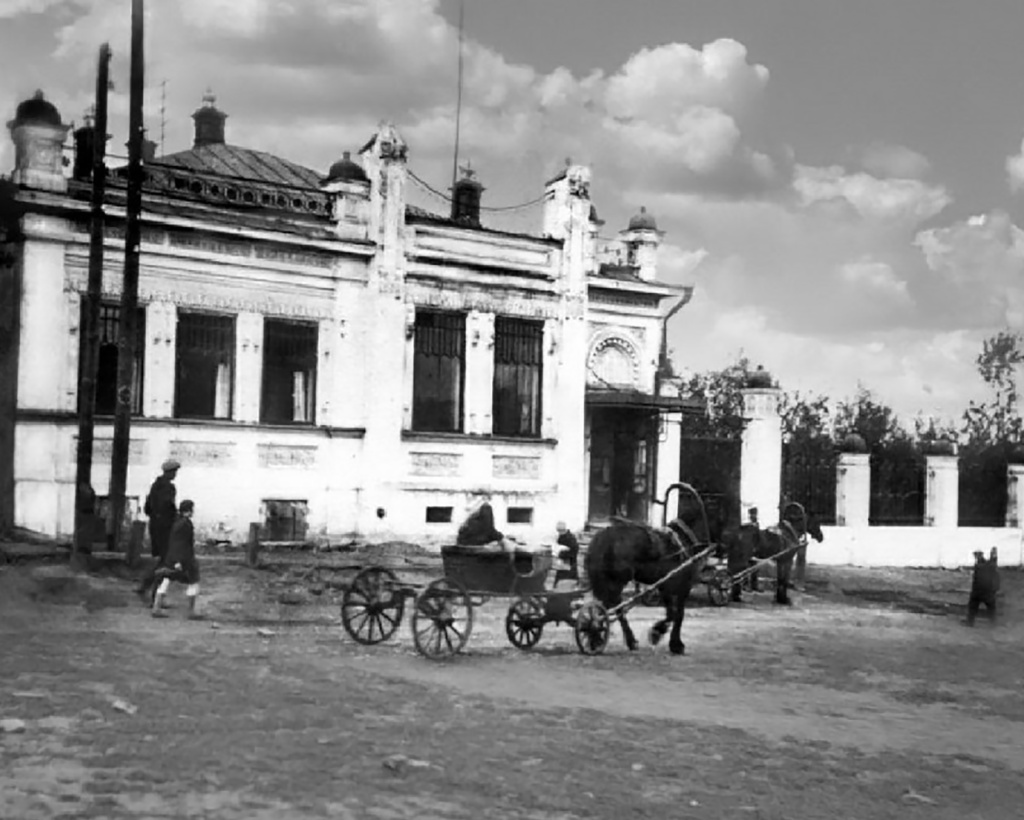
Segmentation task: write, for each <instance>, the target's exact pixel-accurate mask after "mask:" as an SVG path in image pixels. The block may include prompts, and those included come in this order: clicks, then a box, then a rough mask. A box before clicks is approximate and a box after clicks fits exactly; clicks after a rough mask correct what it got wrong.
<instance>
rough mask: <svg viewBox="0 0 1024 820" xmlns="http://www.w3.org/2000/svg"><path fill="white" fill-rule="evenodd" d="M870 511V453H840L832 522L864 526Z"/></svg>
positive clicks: (842, 524)
mask: <svg viewBox="0 0 1024 820" xmlns="http://www.w3.org/2000/svg"><path fill="white" fill-rule="evenodd" d="M870 512H871V456H870V455H868V454H867V453H840V454H839V461H838V462H837V463H836V525H837V526H839V527H866V526H868V518H869V515H870Z"/></svg>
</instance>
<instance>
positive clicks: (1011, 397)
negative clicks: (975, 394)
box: [963, 330, 1024, 445]
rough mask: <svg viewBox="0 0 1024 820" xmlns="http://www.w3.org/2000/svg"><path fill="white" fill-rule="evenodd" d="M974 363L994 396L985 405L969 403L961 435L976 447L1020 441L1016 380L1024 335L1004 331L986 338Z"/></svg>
mask: <svg viewBox="0 0 1024 820" xmlns="http://www.w3.org/2000/svg"><path fill="white" fill-rule="evenodd" d="M975 364H976V365H977V367H978V374H979V375H980V376H981V378H982V380H983V381H984V382H985V384H987V385H988V386H989V387H990V388H991V389H992V391H993V394H994V395H993V397H992V399H991V400H990V401H988V402H983V403H978V402H974V401H972V402H971V403H970V405H969V406H968V408H967V409H966V410H965V411H964V415H963V433H964V436H965V437H966V439H967V441H968V442H969V443H971V444H978V445H993V444H1000V443H1007V442H1016V441H1020V439H1021V437H1022V432H1024V425H1022V422H1021V416H1020V389H1019V385H1018V378H1019V375H1020V368H1021V366H1022V365H1024V334H1021V333H1017V332H1012V331H1009V330H1004V331H1001V332H999V333H997V334H996V335H994V336H991V337H989V338H988V339H985V341H984V342H983V343H982V348H981V353H979V354H978V358H977V359H975Z"/></svg>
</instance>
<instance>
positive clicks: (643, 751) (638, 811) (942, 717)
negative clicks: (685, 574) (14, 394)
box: [0, 562, 1024, 820]
mask: <svg viewBox="0 0 1024 820" xmlns="http://www.w3.org/2000/svg"><path fill="white" fill-rule="evenodd" d="M55 572H56V571H55ZM56 574H57V575H59V572H56ZM36 575H37V577H32V571H29V570H23V569H11V568H8V569H7V570H6V571H4V572H3V573H0V650H2V653H0V719H3V720H6V721H8V724H7V725H8V726H9V727H10V728H14V729H15V730H16V731H14V732H13V733H12V732H6V733H4V732H3V731H2V730H0V817H4V818H7V817H10V818H19V820H22V819H23V820H34V819H35V818H78V817H103V818H147V817H154V818H156V817H161V818H164V817H204V818H228V820H233V819H234V818H238V819H239V820H242V818H245V820H252V819H253V818H255V819H257V820H263V819H264V818H289V820H290V819H291V818H326V817H338V818H359V819H360V820H362V818H395V819H396V820H397V818H412V817H416V818H421V819H422V818H435V817H436V818H442V817H443V818H471V817H472V818H480V817H488V818H527V819H528V820H541V819H542V818H543V820H554V819H555V818H559V819H565V818H583V817H586V818H632V817H636V818H645V817H651V818H654V817H657V818H666V817H672V818H690V817H693V818H698V817H699V818H709V820H717V818H770V819H771V820H782V818H794V819H795V818H800V820H807V819H808V818H819V817H820V818H826V817H827V818H850V820H853V819H854V818H858V820H859V819H861V818H863V819H864V820H867V818H888V817H894V818H895V817H899V818H929V819H931V818H938V819H939V820H941V819H942V818H954V817H955V818H958V820H960V819H961V818H984V820H1003V818H1006V820H1010V818H1020V817H1021V816H1022V809H1021V807H1022V806H1024V697H1022V694H1024V642H1022V640H1021V639H1022V637H1024V623H1022V622H1021V620H1020V619H1019V612H1020V610H1019V609H1018V608H1017V606H1016V603H1015V602H1016V601H1017V600H1019V598H1020V594H1021V592H1024V579H1021V578H1020V576H1019V575H1016V574H1014V573H1006V574H1005V576H1004V588H1005V590H1006V594H1005V599H1006V601H1007V602H1008V606H1007V611H1006V615H1005V620H1006V622H1005V623H1004V624H1002V625H1001V626H1000V627H999V628H998V629H995V630H993V629H990V628H989V627H988V625H987V624H980V625H979V627H977V628H976V629H974V630H968V629H967V628H966V627H964V626H963V625H962V624H961V623H960V617H961V612H960V608H962V604H963V602H964V601H965V600H966V596H965V594H962V593H963V591H964V590H966V586H967V583H968V576H966V575H964V574H958V573H916V574H915V573H902V574H899V575H893V574H891V573H890V574H887V573H877V572H876V573H870V572H864V571H861V572H856V571H840V570H836V571H832V572H830V573H829V576H828V579H829V581H830V583H828V584H826V583H825V580H826V579H825V576H824V575H821V574H819V575H817V576H816V580H817V582H818V583H816V584H813V585H812V594H809V595H804V596H800V597H799V598H798V601H799V604H798V606H797V607H795V608H793V609H780V608H777V607H774V606H772V605H771V604H770V599H769V598H768V596H763V595H762V596H759V597H757V598H755V599H753V601H752V602H751V603H748V604H744V605H742V606H739V607H737V606H730V607H728V608H726V609H712V608H710V607H699V606H695V607H693V608H692V609H691V610H690V611H689V613H688V615H687V621H686V623H685V625H684V638H685V640H686V642H687V655H686V656H685V657H683V658H676V657H672V656H670V655H669V654H668V653H667V651H666V650H665V648H664V647H658V648H657V649H652V648H651V647H649V646H644V647H642V648H641V650H640V651H638V652H636V653H628V652H627V651H626V650H625V648H624V646H623V645H622V641H621V635H620V634H619V633H618V630H617V629H614V630H613V634H612V644H611V646H610V647H609V650H608V652H607V654H605V655H604V656H601V657H597V658H586V657H582V656H580V655H579V654H578V653H577V652H576V650H575V646H574V644H573V640H572V635H571V633H570V631H569V630H568V629H567V628H565V627H552V628H551V629H550V630H549V631H548V632H546V633H545V635H544V637H543V638H542V640H541V643H540V647H539V649H538V650H536V651H534V652H531V653H525V654H524V653H521V652H519V651H518V650H515V649H513V648H511V647H509V646H508V644H507V641H506V639H505V637H504V631H503V626H502V619H503V614H504V610H503V607H502V605H501V604H500V603H498V602H494V603H491V604H489V605H487V606H486V607H485V608H484V609H483V610H482V611H481V612H480V617H478V619H477V623H476V625H475V627H474V634H473V636H472V639H471V642H470V646H469V652H468V653H467V654H466V655H465V656H463V657H460V658H458V659H456V660H455V661H454V662H451V663H444V664H433V663H431V662H429V661H426V660H424V659H422V658H420V657H419V656H418V655H416V654H415V653H414V652H413V651H412V649H411V645H412V642H411V639H410V636H409V634H408V627H407V626H406V627H403V629H402V630H401V632H400V634H399V635H398V636H397V637H396V638H395V639H393V640H392V641H391V642H389V643H388V644H387V645H384V646H379V647H374V648H364V647H360V646H358V645H356V644H354V643H353V642H352V641H351V640H350V639H349V638H348V637H347V636H345V635H344V634H343V633H342V632H341V630H340V628H339V627H338V625H337V623H338V619H337V609H336V608H335V607H334V606H333V605H332V604H331V593H330V592H329V591H328V592H327V593H325V594H323V595H320V596H319V597H316V596H313V597H307V598H306V599H305V600H306V601H307V603H306V604H305V605H299V606H296V605H287V606H285V605H282V604H280V603H279V600H280V588H281V583H283V581H282V579H281V578H276V579H275V578H271V577H269V574H268V573H259V572H256V571H252V570H246V569H244V568H241V567H238V566H235V565H233V564H230V563H227V562H219V563H217V562H210V563H209V564H208V565H207V566H204V585H205V586H206V587H207V589H208V591H209V592H210V595H209V597H208V599H207V601H206V604H207V615H208V617H209V619H210V620H207V621H205V622H188V621H185V620H184V618H183V614H184V613H183V610H182V607H181V606H180V604H179V606H178V607H177V608H176V609H174V610H172V612H171V615H172V617H171V618H170V619H168V620H166V621H159V620H153V619H151V618H149V617H148V615H147V614H146V612H145V610H144V609H142V608H141V607H140V605H139V603H138V601H137V599H135V598H134V596H132V594H131V592H130V586H129V585H128V584H127V583H126V582H124V581H118V580H116V579H93V580H91V581H90V582H89V583H88V584H87V585H83V584H79V583H67V584H65V585H64V586H61V584H59V583H45V581H46V578H45V574H44V575H43V577H42V580H40V577H39V573H38V571H36ZM843 590H846V591H847V592H852V593H853V594H844V592H843ZM885 590H889V591H890V592H892V593H893V594H891V595H889V596H888V597H889V600H890V601H891V603H886V604H879V603H878V602H877V601H878V599H879V598H880V597H881V598H883V599H884V598H885V597H886V596H885V595H882V594H881V593H880V591H881V592H885ZM908 591H909V592H908ZM897 593H898V594H897ZM908 610H916V611H908ZM922 611H924V612H937V613H943V614H922ZM652 615H653V611H644V610H639V611H638V612H637V617H636V618H635V619H634V621H635V624H634V625H635V626H639V627H640V628H643V627H644V626H645V624H646V622H647V621H649V620H650V619H651V616H652ZM257 622H258V623H259V624H260V626H259V628H261V629H263V631H264V633H265V634H263V635H261V634H259V632H258V627H257ZM266 633H273V634H266ZM639 634H641V633H640V631H639V630H638V635H639ZM133 710H134V711H133ZM10 721H20V722H21V724H22V725H21V726H19V725H18V724H17V723H10ZM396 756H404V757H396Z"/></svg>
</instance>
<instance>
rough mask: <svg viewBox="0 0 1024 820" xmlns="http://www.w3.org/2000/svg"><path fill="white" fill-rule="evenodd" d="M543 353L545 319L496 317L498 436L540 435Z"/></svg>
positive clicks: (495, 396) (496, 432)
mask: <svg viewBox="0 0 1024 820" xmlns="http://www.w3.org/2000/svg"><path fill="white" fill-rule="evenodd" d="M543 353H544V324H543V322H531V321H529V320H526V319H512V318H509V317H507V316H498V317H496V318H495V320H494V423H493V429H494V433H495V435H501V436H527V437H536V436H540V429H541V415H540V414H541V376H542V359H543Z"/></svg>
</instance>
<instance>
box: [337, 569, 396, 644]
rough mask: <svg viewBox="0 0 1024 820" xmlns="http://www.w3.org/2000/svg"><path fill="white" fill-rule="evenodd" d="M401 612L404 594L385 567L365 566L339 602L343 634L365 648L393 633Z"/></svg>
mask: <svg viewBox="0 0 1024 820" xmlns="http://www.w3.org/2000/svg"><path fill="white" fill-rule="evenodd" d="M404 612H405V595H404V594H403V592H402V589H401V587H400V586H399V585H398V579H397V578H396V577H395V574H394V573H393V572H392V571H391V570H389V569H386V568H385V567H368V568H367V569H364V570H363V571H362V572H360V573H359V574H358V575H357V576H356V577H355V578H353V579H352V584H351V586H349V588H348V589H346V590H345V594H344V595H343V596H342V599H341V622H342V624H344V626H345V631H346V632H348V634H349V635H351V636H352V638H353V639H354V640H355V641H357V642H358V643H361V644H364V645H366V646H372V645H373V644H377V643H380V642H381V641H386V640H387V639H388V638H390V637H391V636H392V635H394V634H395V630H396V629H398V627H399V624H401V623H402V614H403V613H404Z"/></svg>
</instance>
